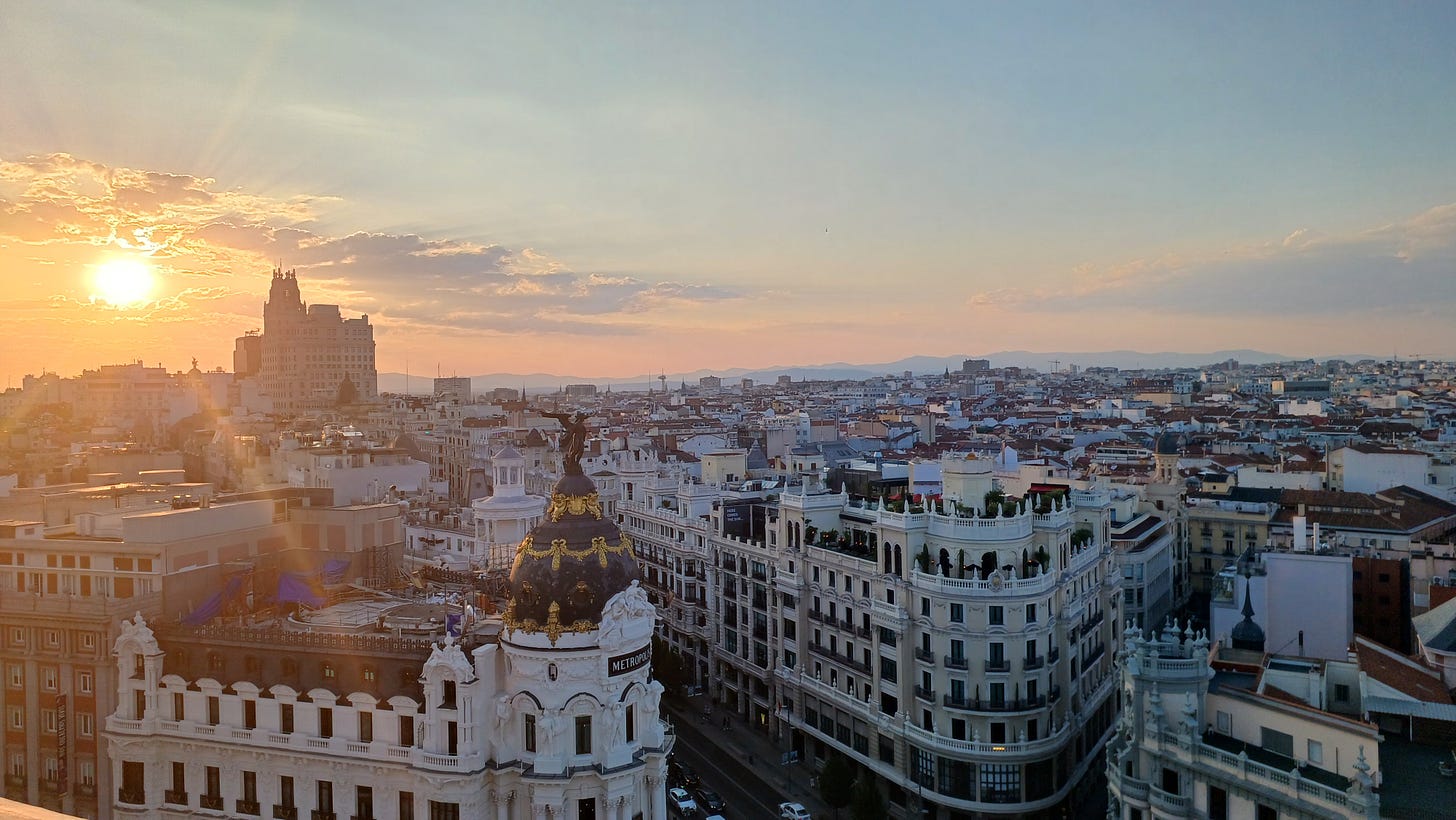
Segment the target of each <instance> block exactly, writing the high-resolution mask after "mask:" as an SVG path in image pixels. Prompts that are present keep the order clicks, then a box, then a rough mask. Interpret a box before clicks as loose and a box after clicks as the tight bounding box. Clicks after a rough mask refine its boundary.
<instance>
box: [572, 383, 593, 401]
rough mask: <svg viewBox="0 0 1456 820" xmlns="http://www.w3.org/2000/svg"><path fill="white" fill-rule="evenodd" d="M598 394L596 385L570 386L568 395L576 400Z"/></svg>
mask: <svg viewBox="0 0 1456 820" xmlns="http://www.w3.org/2000/svg"><path fill="white" fill-rule="evenodd" d="M596 394H597V386H596V385H594V384H568V385H567V386H566V395H568V396H572V397H575V398H586V397H588V396H595V395H596Z"/></svg>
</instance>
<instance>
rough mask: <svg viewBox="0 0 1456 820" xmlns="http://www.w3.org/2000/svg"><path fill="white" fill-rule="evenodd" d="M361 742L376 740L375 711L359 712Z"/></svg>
mask: <svg viewBox="0 0 1456 820" xmlns="http://www.w3.org/2000/svg"><path fill="white" fill-rule="evenodd" d="M359 742H360V743H373V742H374V713H373V712H360V713H359Z"/></svg>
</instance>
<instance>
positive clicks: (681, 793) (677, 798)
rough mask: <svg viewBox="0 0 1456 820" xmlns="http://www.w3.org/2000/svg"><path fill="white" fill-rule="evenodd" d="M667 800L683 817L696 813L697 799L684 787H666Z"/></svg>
mask: <svg viewBox="0 0 1456 820" xmlns="http://www.w3.org/2000/svg"><path fill="white" fill-rule="evenodd" d="M667 802H668V803H670V804H672V807H673V808H675V809H677V812H678V814H681V815H682V816H684V817H692V816H693V815H695V814H697V813H698V803H697V801H695V800H693V796H692V795H690V794H688V793H687V791H686V790H685V789H668V790H667Z"/></svg>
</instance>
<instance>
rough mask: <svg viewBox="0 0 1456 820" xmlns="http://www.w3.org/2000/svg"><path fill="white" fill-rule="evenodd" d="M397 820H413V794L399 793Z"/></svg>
mask: <svg viewBox="0 0 1456 820" xmlns="http://www.w3.org/2000/svg"><path fill="white" fill-rule="evenodd" d="M399 820H415V793H414V792H400V793H399Z"/></svg>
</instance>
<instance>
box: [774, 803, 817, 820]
mask: <svg viewBox="0 0 1456 820" xmlns="http://www.w3.org/2000/svg"><path fill="white" fill-rule="evenodd" d="M779 820H814V818H813V816H812V815H810V814H809V810H808V809H806V808H804V804H803V803H780V804H779Z"/></svg>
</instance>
